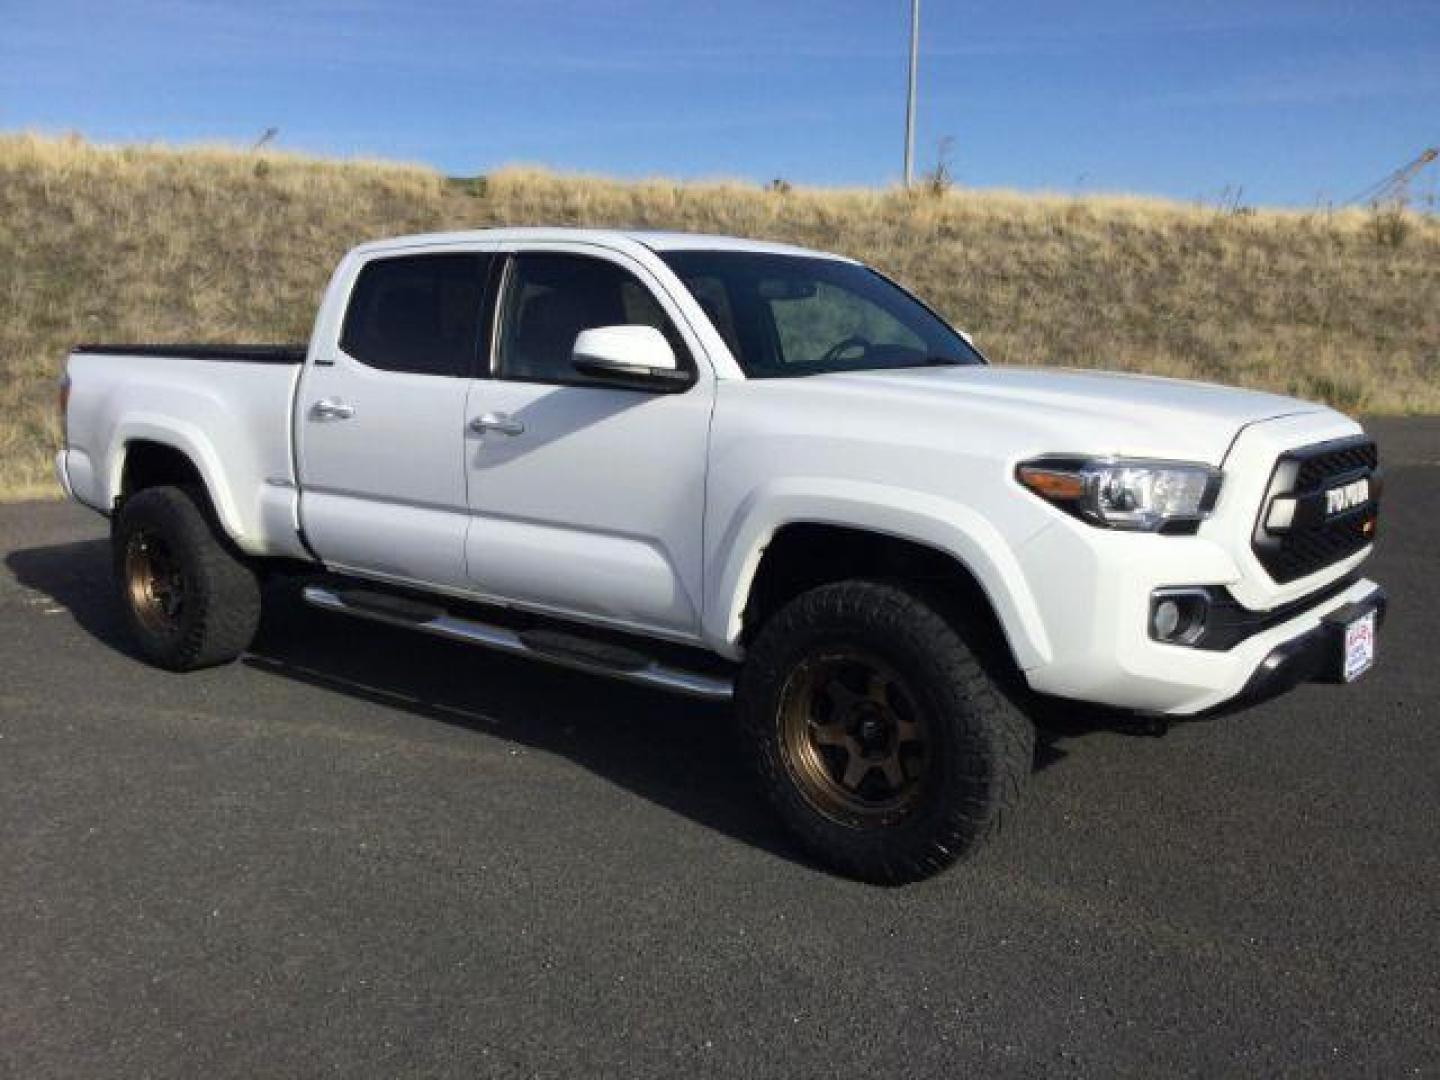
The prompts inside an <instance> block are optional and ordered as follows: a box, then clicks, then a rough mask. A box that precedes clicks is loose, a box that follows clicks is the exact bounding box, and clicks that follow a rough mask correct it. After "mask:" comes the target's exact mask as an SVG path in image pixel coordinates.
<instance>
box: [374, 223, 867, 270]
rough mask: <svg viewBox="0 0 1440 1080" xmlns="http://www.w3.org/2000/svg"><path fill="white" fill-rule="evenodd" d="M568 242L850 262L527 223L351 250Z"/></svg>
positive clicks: (724, 240) (661, 235) (660, 234)
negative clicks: (529, 224) (521, 242)
mask: <svg viewBox="0 0 1440 1080" xmlns="http://www.w3.org/2000/svg"><path fill="white" fill-rule="evenodd" d="M527 240H528V241H531V242H534V243H542V242H545V241H552V242H554V241H561V242H564V241H570V242H572V243H585V242H588V243H593V244H602V245H605V246H608V247H618V248H622V249H623V248H624V247H627V246H629V245H631V244H641V245H643V246H645V247H647V248H649V249H650V250H652V251H656V252H660V251H751V252H757V253H765V254H771V255H808V256H811V257H812V258H822V259H840V260H842V261H844V262H850V261H851V260H849V259H846V258H845V257H844V256H843V255H835V254H832V253H830V252H826V251H812V250H810V249H809V248H803V247H796V246H794V245H793V244H777V243H772V242H771V241H769V240H747V239H745V238H744V237H739V236H714V235H709V234H706V233H687V232H665V231H652V230H648V229H575V228H564V227H556V228H549V227H545V226H530V227H525V228H508V229H469V230H462V231H458V232H438V233H419V234H416V235H414V236H396V237H391V238H388V239H385V240H372V241H371V242H369V243H366V244H361V245H360V246H359V247H357V248H356V249H355V250H356V252H357V253H359V254H362V255H363V254H368V253H371V252H376V251H386V250H390V249H394V248H409V247H426V246H431V245H434V246H444V245H449V244H464V243H477V242H482V241H499V242H501V243H513V242H516V241H527Z"/></svg>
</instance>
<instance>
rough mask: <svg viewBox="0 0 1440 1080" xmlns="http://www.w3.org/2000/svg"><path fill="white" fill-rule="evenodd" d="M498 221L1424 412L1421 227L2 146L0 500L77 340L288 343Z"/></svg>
mask: <svg viewBox="0 0 1440 1080" xmlns="http://www.w3.org/2000/svg"><path fill="white" fill-rule="evenodd" d="M498 224H517V225H518V224H565V225H623V226H643V227H652V228H676V229H689V230H696V231H706V232H721V233H737V234H740V235H744V236H756V237H765V238H770V239H778V240H787V241H791V242H795V243H800V244H805V245H808V246H813V247H819V248H824V249H828V250H834V251H841V252H845V253H847V254H850V255H854V256H857V257H860V258H863V259H865V260H866V261H868V262H871V263H874V264H875V265H877V266H879V267H880V268H882V269H883V270H885V271H886V272H887V273H890V274H892V275H893V276H895V277H896V278H898V279H899V280H901V281H902V282H904V283H906V284H907V285H909V286H911V287H912V288H914V289H915V290H916V291H917V292H919V293H920V294H921V295H922V296H924V297H925V298H926V299H928V300H929V301H930V302H931V303H933V304H934V305H935V306H936V307H938V308H939V309H940V310H941V311H942V312H944V313H945V314H946V315H948V316H949V317H950V318H951V319H952V320H954V321H955V322H956V324H957V325H960V326H963V327H965V328H967V329H969V330H971V331H972V332H974V333H975V334H976V336H977V338H978V339H979V341H980V344H981V346H982V347H983V348H984V349H985V350H986V351H987V352H988V353H989V354H990V356H991V357H992V358H993V359H995V360H997V361H999V362H1002V363H1014V364H1039V363H1053V364H1063V365H1073V366H1097V367H1099V366H1103V367H1112V368H1120V369H1125V370H1131V371H1149V372H1156V373H1160V374H1166V375H1179V376H1188V377H1193V378H1201V379H1209V380H1214V381H1218V382H1227V383H1234V384H1237V385H1243V386H1254V387H1263V388H1267V389H1274V390H1280V391H1282V392H1286V393H1293V394H1298V395H1300V396H1302V397H1308V398H1315V399H1322V400H1325V401H1328V402H1330V403H1332V404H1334V405H1337V406H1339V407H1340V408H1343V409H1346V410H1348V411H1352V412H1353V411H1360V410H1365V411H1371V412H1394V413H1415V412H1426V413H1434V412H1440V222H1437V221H1436V220H1435V219H1433V218H1428V217H1423V216H1420V215H1411V214H1405V215H1400V216H1398V217H1395V218H1387V217H1385V216H1383V215H1380V214H1377V213H1375V212H1373V211H1364V210H1347V211H1341V212H1334V213H1332V212H1324V211H1316V212H1295V211H1257V212H1245V213H1234V212H1228V211H1221V210H1215V209H1206V208H1200V207H1192V206H1186V205H1181V204H1178V203H1171V202H1163V201H1160V200H1153V199H1140V198H1128V197H1100V196H1094V197H1092V196H1087V197H1083V198H1071V197H1066V196H1043V195H1042V196H1036V195H1019V194H1013V193H1008V192H974V191H958V190H957V191H951V192H949V193H947V194H945V195H943V196H940V197H937V196H934V195H919V194H917V195H911V194H907V193H905V192H901V191H869V190H814V189H809V190H807V189H799V188H797V189H792V190H786V191H771V190H762V189H761V188H758V187H755V186H751V185H747V184H742V183H735V182H709V183H684V184H681V183H673V182H670V181H665V180H647V181H642V182H636V183H623V182H618V181H614V180H609V179H604V178H599V177H584V176H568V175H557V174H554V173H549V172H545V171H542V170H538V169H528V168H526V169H522V168H511V169H505V170H501V171H499V172H496V173H493V174H491V175H490V176H488V177H486V178H483V179H482V180H479V181H473V182H451V181H446V180H445V179H444V178H442V177H441V176H439V175H438V174H436V173H434V172H432V171H429V170H427V169H423V168H418V167H413V166H405V165H397V164H387V163H383V162H334V161H319V160H314V159H310V158H302V157H297V156H292V155H287V154H278V153H270V152H265V153H259V154H255V153H245V152H241V151H237V150H231V149H225V148H197V149H185V150H173V149H167V148H161V147H121V148H105V147H98V146H93V145H90V144H87V143H85V142H83V141H80V140H78V139H51V138H41V137H35V136H28V135H22V136H3V137H0V256H3V257H0V491H4V492H7V493H9V494H12V495H13V494H16V493H19V492H27V493H29V492H35V491H41V490H47V489H48V488H49V483H50V482H49V462H48V458H49V454H50V451H51V449H52V447H53V446H54V445H55V443H56V440H57V427H56V423H55V419H54V415H53V412H54V410H53V397H54V380H55V377H56V375H57V374H58V372H59V369H60V365H61V363H62V361H63V358H64V355H65V352H66V350H67V349H68V348H69V346H70V345H71V344H73V343H75V342H77V341H82V340H99V341H104V340H110V341H122V340H140V341H144V340H150V341H165V340H213V341H225V340H227V339H230V340H247V341H284V340H301V339H303V338H304V337H305V336H306V335H307V334H308V332H309V328H310V320H311V318H312V316H313V311H314V305H315V303H316V301H317V299H318V298H319V295H320V292H321V290H322V288H323V287H324V283H325V280H326V277H327V275H328V273H329V271H330V268H331V266H332V264H333V263H334V261H335V259H336V258H337V257H338V256H339V255H340V254H341V253H342V252H343V251H344V250H345V249H346V248H348V247H350V246H352V245H353V244H355V243H358V242H359V241H362V240H367V239H372V238H375V237H381V236H387V235H394V234H398V233H407V232H416V231H423V230H430V229H441V228H464V227H475V228H480V227H485V226H492V225H498Z"/></svg>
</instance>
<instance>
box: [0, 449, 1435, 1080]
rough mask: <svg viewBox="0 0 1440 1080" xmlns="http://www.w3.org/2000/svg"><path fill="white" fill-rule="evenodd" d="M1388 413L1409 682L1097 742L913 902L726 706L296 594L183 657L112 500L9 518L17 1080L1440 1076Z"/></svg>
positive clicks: (1402, 549) (6, 847)
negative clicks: (797, 833)
mask: <svg viewBox="0 0 1440 1080" xmlns="http://www.w3.org/2000/svg"><path fill="white" fill-rule="evenodd" d="M1372 427H1373V430H1376V431H1377V432H1378V434H1379V436H1380V438H1381V445H1382V454H1383V456H1384V459H1385V465H1386V494H1385V498H1386V503H1385V506H1384V509H1383V513H1382V534H1381V538H1380V544H1379V548H1378V551H1377V554H1376V557H1375V558H1374V559H1373V560H1372V562H1371V563H1370V567H1369V573H1370V574H1371V576H1373V577H1375V578H1376V579H1378V580H1379V581H1381V582H1382V583H1383V584H1384V585H1386V586H1387V588H1388V589H1389V590H1390V593H1391V597H1392V609H1391V616H1390V619H1389V621H1388V622H1387V624H1386V625H1385V627H1384V629H1383V631H1382V633H1381V636H1380V660H1379V665H1378V667H1377V669H1376V670H1375V671H1373V672H1372V673H1371V674H1370V675H1368V676H1367V677H1366V678H1365V679H1364V680H1363V681H1362V682H1361V683H1359V684H1357V685H1355V686H1353V687H1348V688H1337V687H1331V686H1323V687H1322V686H1307V687H1302V688H1300V689H1299V690H1297V691H1295V692H1294V693H1292V694H1290V695H1288V696H1287V697H1285V698H1282V699H1280V700H1278V701H1275V702H1272V703H1269V704H1266V705H1263V706H1260V707H1257V708H1255V709H1252V710H1250V711H1248V712H1244V713H1241V714H1238V715H1233V716H1226V717H1223V718H1220V719H1214V720H1209V721H1206V722H1203V723H1195V724H1186V725H1180V726H1177V727H1174V728H1172V729H1171V730H1170V731H1169V732H1168V733H1167V734H1165V735H1164V736H1163V737H1153V736H1146V735H1141V734H1136V733H1133V732H1130V731H1125V730H1114V729H1111V728H1107V727H1106V726H1103V725H1102V726H1099V727H1096V728H1094V729H1086V728H1084V727H1076V728H1075V729H1073V730H1067V732H1066V733H1065V734H1064V735H1062V736H1059V737H1055V738H1052V739H1051V740H1049V741H1048V742H1047V743H1046V744H1045V745H1044V746H1043V747H1042V749H1041V751H1040V753H1039V754H1038V755H1037V763H1036V764H1037V767H1036V772H1035V774H1034V776H1033V778H1032V783H1031V785H1030V789H1029V791H1028V793H1027V802H1026V805H1025V807H1024V810H1023V813H1022V814H1021V815H1020V818H1019V820H1018V821H1017V823H1016V827H1015V828H1014V829H1013V830H1012V831H1010V832H1009V833H1008V834H1007V835H1006V836H1005V837H1003V838H1002V839H1001V840H1000V842H999V843H997V844H996V845H995V846H993V847H992V848H990V849H989V850H987V851H986V852H985V853H984V854H983V855H982V856H980V857H979V858H978V859H976V860H975V861H973V862H971V863H969V864H967V865H963V866H961V867H959V868H957V869H956V870H954V871H952V872H950V873H948V874H946V875H944V876H942V877H940V878H937V879H935V880H932V881H930V882H926V883H923V884H921V885H918V886H910V887H906V888H901V889H883V888H876V887H871V886H865V885H860V884H856V883H853V882H850V881H846V880H842V879H840V878H837V877H834V876H832V875H830V874H828V873H826V872H825V871H824V870H822V869H819V868H816V867H814V866H812V865H810V864H808V863H807V862H806V861H805V860H804V859H803V858H801V857H800V856H799V855H798V854H797V853H796V852H795V850H794V849H793V848H792V847H791V845H790V844H789V842H788V841H787V839H786V838H785V836H784V835H783V834H782V833H781V832H780V831H779V829H778V828H777V826H776V824H775V822H774V821H773V820H772V819H771V817H770V816H769V815H768V814H767V813H766V811H765V809H764V808H763V807H762V806H761V805H760V804H759V802H758V801H757V800H756V798H755V797H754V795H753V794H752V792H751V790H750V788H749V786H748V782H747V780H746V777H745V776H744V774H743V772H742V771H741V768H740V765H739V761H738V757H737V755H736V753H735V750H734V746H733V739H732V734H731V730H730V723H729V714H728V711H727V710H726V709H724V708H719V707H714V706H703V705H696V704H694V703H692V702H689V701H686V700H684V699H678V698H672V697H666V696H663V695H661V694H658V693H651V692H648V691H643V690H639V689H634V688H627V687H625V686H621V685H616V684H612V683H608V682H605V681H600V680H596V679H592V678H589V677H586V676H582V675H577V674H570V673H565V672H561V671H557V670H555V669H552V668H547V667H540V666H533V665H528V664H526V663H523V662H520V661H515V660H510V659H506V658H502V657H497V656H494V655H491V654H487V653H484V652H480V651H477V650H473V649H468V648H466V647H463V646H460V645H455V644H451V643H447V642H442V641H437V640H431V639H426V638H420V637H418V636H413V635H409V634H406V633H405V632H403V631H399V630H393V629H389V628H385V627H380V626H376V625H370V624H363V623H358V622H354V621H350V620H346V619H344V618H342V617H339V616H334V615H328V614H324V613H320V612H316V611H312V610H309V609H307V608H304V607H303V606H302V605H300V604H298V603H297V602H296V601H295V600H294V598H293V596H291V595H289V594H287V593H285V592H278V593H276V594H274V595H272V596H271V597H270V601H269V606H268V607H267V613H266V619H265V623H264V626H263V628H262V632H261V635H260V638H259V640H258V641H257V643H256V646H255V650H254V653H253V655H250V656H248V657H246V658H245V659H244V660H242V661H241V662H239V663H236V664H233V665H230V666H228V667H225V668H223V669H218V670H213V671H208V672H203V673H198V674H192V675H172V674H167V673H164V672H160V671H157V670H154V669H152V668H150V667H147V666H146V665H145V664H143V663H142V662H141V661H139V660H138V659H136V658H135V656H134V655H133V653H132V651H131V649H130V646H129V645H128V644H127V643H126V641H125V639H124V635H123V633H122V632H121V629H120V625H119V621H118V617H117V609H116V605H115V602H114V600H113V599H112V595H111V586H110V574H109V557H108V549H107V546H106V541H105V535H106V531H105V530H106V526H105V523H104V522H103V521H102V520H101V519H100V518H99V517H97V516H95V515H93V514H90V513H88V512H87V511H84V510H82V509H79V508H77V507H74V506H70V505H65V504H60V503H22V504H14V505H9V506H4V507H0V1076H3V1077H16V1078H32V1077H50V1076H55V1077H87V1076H97V1077H119V1076H157V1077H231V1076H234V1077H261V1076H264V1077H277V1076H316V1075H332V1074H333V1075H342V1076H385V1077H389V1076H427V1077H429V1076H522V1075H524V1076H533V1075H541V1076H559V1075H582V1076H599V1075H611V1076H627V1077H631V1076H635V1077H639V1076H691V1075H694V1076H705V1075H725V1076H740V1075H744V1076H781V1075H789V1076H885V1077H892V1076H955V1077H960V1076H984V1075H1014V1074H1020V1075H1038V1074H1046V1075H1093V1076H1105V1077H1110V1076H1119V1075H1137V1076H1155V1075H1187V1074H1188V1075H1194V1074H1203V1075H1206V1076H1215V1075H1263V1076H1273V1075H1277V1074H1285V1073H1292V1074H1296V1075H1307V1076H1313V1075H1321V1074H1324V1075H1366V1076H1405V1075H1437V1074H1440V836H1437V827H1440V740H1437V734H1440V732H1437V727H1440V658H1437V652H1436V647H1435V646H1436V640H1437V630H1436V625H1437V622H1436V612H1437V611H1440V588H1437V576H1440V575H1437V570H1440V421H1388V422H1377V423H1376V424H1374V425H1372Z"/></svg>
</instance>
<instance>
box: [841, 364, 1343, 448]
mask: <svg viewBox="0 0 1440 1080" xmlns="http://www.w3.org/2000/svg"><path fill="white" fill-rule="evenodd" d="M816 379H817V380H819V381H822V382H826V383H830V384H832V385H834V387H835V389H837V390H839V389H841V387H842V386H843V387H845V388H848V389H851V390H854V391H856V392H859V393H863V394H866V395H867V396H872V397H874V398H877V399H878V398H890V399H891V400H892V401H894V403H895V404H897V405H899V404H901V403H902V402H903V401H905V400H906V399H924V400H925V401H927V402H928V403H930V405H931V406H932V407H933V406H935V405H940V404H942V403H944V402H949V403H952V404H953V405H955V406H956V407H957V409H959V408H962V407H963V408H964V410H965V411H966V412H971V413H973V412H974V411H976V410H980V411H984V412H986V413H993V412H1000V411H1004V412H1007V413H1010V414H1012V415H1013V417H1014V419H1015V421H1016V422H1017V426H1018V425H1020V424H1024V425H1027V426H1031V427H1034V428H1035V429H1036V430H1037V431H1038V432H1043V433H1044V435H1045V438H1046V440H1047V443H1048V445H1047V447H1046V449H1048V450H1050V451H1054V452H1062V451H1063V452H1070V451H1074V452H1084V453H1092V454H1115V455H1128V456H1162V457H1170V458H1176V459H1184V460H1190V461H1204V462H1208V463H1210V464H1214V465H1218V464H1220V462H1221V460H1222V459H1223V458H1224V456H1225V453H1226V451H1227V450H1228V449H1229V447H1230V444H1231V442H1233V441H1234V439H1235V436H1236V435H1237V434H1238V433H1239V432H1240V431H1241V430H1242V429H1243V428H1245V427H1247V426H1248V425H1250V424H1253V423H1256V422H1257V421H1261V420H1271V419H1274V418H1276V417H1280V416H1291V415H1295V414H1299V413H1310V412H1324V411H1328V410H1327V409H1326V407H1325V406H1323V405H1315V404H1312V403H1310V402H1306V401H1300V400H1298V399H1296V398H1289V397H1283V396H1281V395H1279V394H1267V393H1262V392H1259V391H1255V390H1237V389H1235V388H1233V387H1228V386H1217V385H1215V384H1213V383H1200V382H1187V381H1183V380H1180V379H1164V378H1158V377H1156V376H1150V375H1124V374H1116V373H1112V372H1102V371H1085V370H1078V369H1056V368H1020V367H998V366H994V365H984V366H982V365H975V366H973V367H972V366H966V367H929V368H903V369H897V370H894V371H865V372H847V373H836V374H832V375H821V376H816ZM916 403H917V404H918V400H917V402H916Z"/></svg>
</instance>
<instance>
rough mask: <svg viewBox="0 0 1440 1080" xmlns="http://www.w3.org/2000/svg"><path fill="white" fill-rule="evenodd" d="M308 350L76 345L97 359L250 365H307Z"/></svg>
mask: <svg viewBox="0 0 1440 1080" xmlns="http://www.w3.org/2000/svg"><path fill="white" fill-rule="evenodd" d="M306 348H307V346H306V345H305V344H304V343H303V342H301V343H299V344H291V345H248V344H247V345H216V344H214V343H203V344H183V343H182V344H164V345H144V344H136V345H110V344H97V343H93V342H92V343H89V344H85V345H76V346H75V349H74V351H75V352H76V353H88V354H90V355H93V356H159V357H167V358H178V359H182V360H218V361H222V362H228V363H246V364H303V363H304V362H305V350H306Z"/></svg>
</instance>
